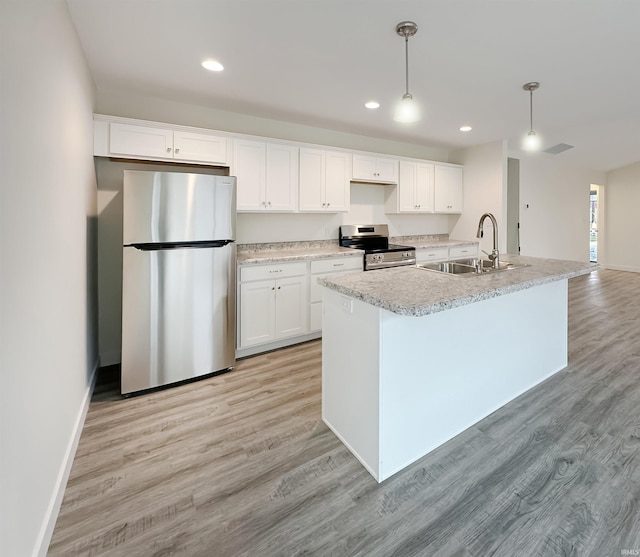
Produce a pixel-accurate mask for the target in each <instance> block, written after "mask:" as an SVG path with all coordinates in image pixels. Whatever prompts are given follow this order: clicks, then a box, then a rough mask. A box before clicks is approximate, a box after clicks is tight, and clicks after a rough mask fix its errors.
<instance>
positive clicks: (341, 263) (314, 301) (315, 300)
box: [309, 254, 363, 332]
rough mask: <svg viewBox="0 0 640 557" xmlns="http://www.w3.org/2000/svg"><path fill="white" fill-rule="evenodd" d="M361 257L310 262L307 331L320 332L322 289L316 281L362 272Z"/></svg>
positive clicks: (342, 257) (343, 257)
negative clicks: (331, 276)
mask: <svg viewBox="0 0 640 557" xmlns="http://www.w3.org/2000/svg"><path fill="white" fill-rule="evenodd" d="M362 266H363V262H362V255H361V254H359V255H358V256H354V257H345V256H341V257H332V258H331V259H321V260H317V261H312V262H311V287H310V296H309V301H310V304H309V330H310V331H312V332H313V331H321V330H322V287H321V286H320V285H319V284H318V279H319V278H322V277H326V276H330V275H335V274H339V273H346V272H354V271H362Z"/></svg>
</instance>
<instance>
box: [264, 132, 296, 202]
mask: <svg viewBox="0 0 640 557" xmlns="http://www.w3.org/2000/svg"><path fill="white" fill-rule="evenodd" d="M266 156H267V164H266V187H265V198H264V200H265V202H266V207H265V208H266V210H267V211H274V212H290V211H291V212H292V211H295V210H296V209H297V208H298V207H297V206H298V148H297V147H289V146H288V145H276V144H267V152H266Z"/></svg>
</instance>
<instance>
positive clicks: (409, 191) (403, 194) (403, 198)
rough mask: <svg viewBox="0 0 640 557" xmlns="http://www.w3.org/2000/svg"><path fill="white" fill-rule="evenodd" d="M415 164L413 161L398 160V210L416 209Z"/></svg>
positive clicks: (410, 210)
mask: <svg viewBox="0 0 640 557" xmlns="http://www.w3.org/2000/svg"><path fill="white" fill-rule="evenodd" d="M416 182H417V165H416V163H414V162H408V161H401V162H400V179H399V180H398V204H399V207H398V210H399V211H402V212H414V211H417V210H418V204H417V202H416V195H415V194H416Z"/></svg>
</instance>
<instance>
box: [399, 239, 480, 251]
mask: <svg viewBox="0 0 640 557" xmlns="http://www.w3.org/2000/svg"><path fill="white" fill-rule="evenodd" d="M389 241H392V242H393V243H394V244H404V245H406V246H413V247H414V248H416V249H433V248H452V247H457V246H477V245H478V242H473V241H470V240H448V239H447V240H402V239H400V238H399V239H398V241H397V242H396V241H395V240H393V239H390V240H389Z"/></svg>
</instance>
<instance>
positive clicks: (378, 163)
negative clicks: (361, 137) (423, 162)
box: [352, 155, 398, 184]
mask: <svg viewBox="0 0 640 557" xmlns="http://www.w3.org/2000/svg"><path fill="white" fill-rule="evenodd" d="M352 179H353V180H354V181H355V182H379V183H388V184H396V183H397V182H398V161H397V160H396V159H388V158H384V157H373V156H369V155H353V176H352Z"/></svg>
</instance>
